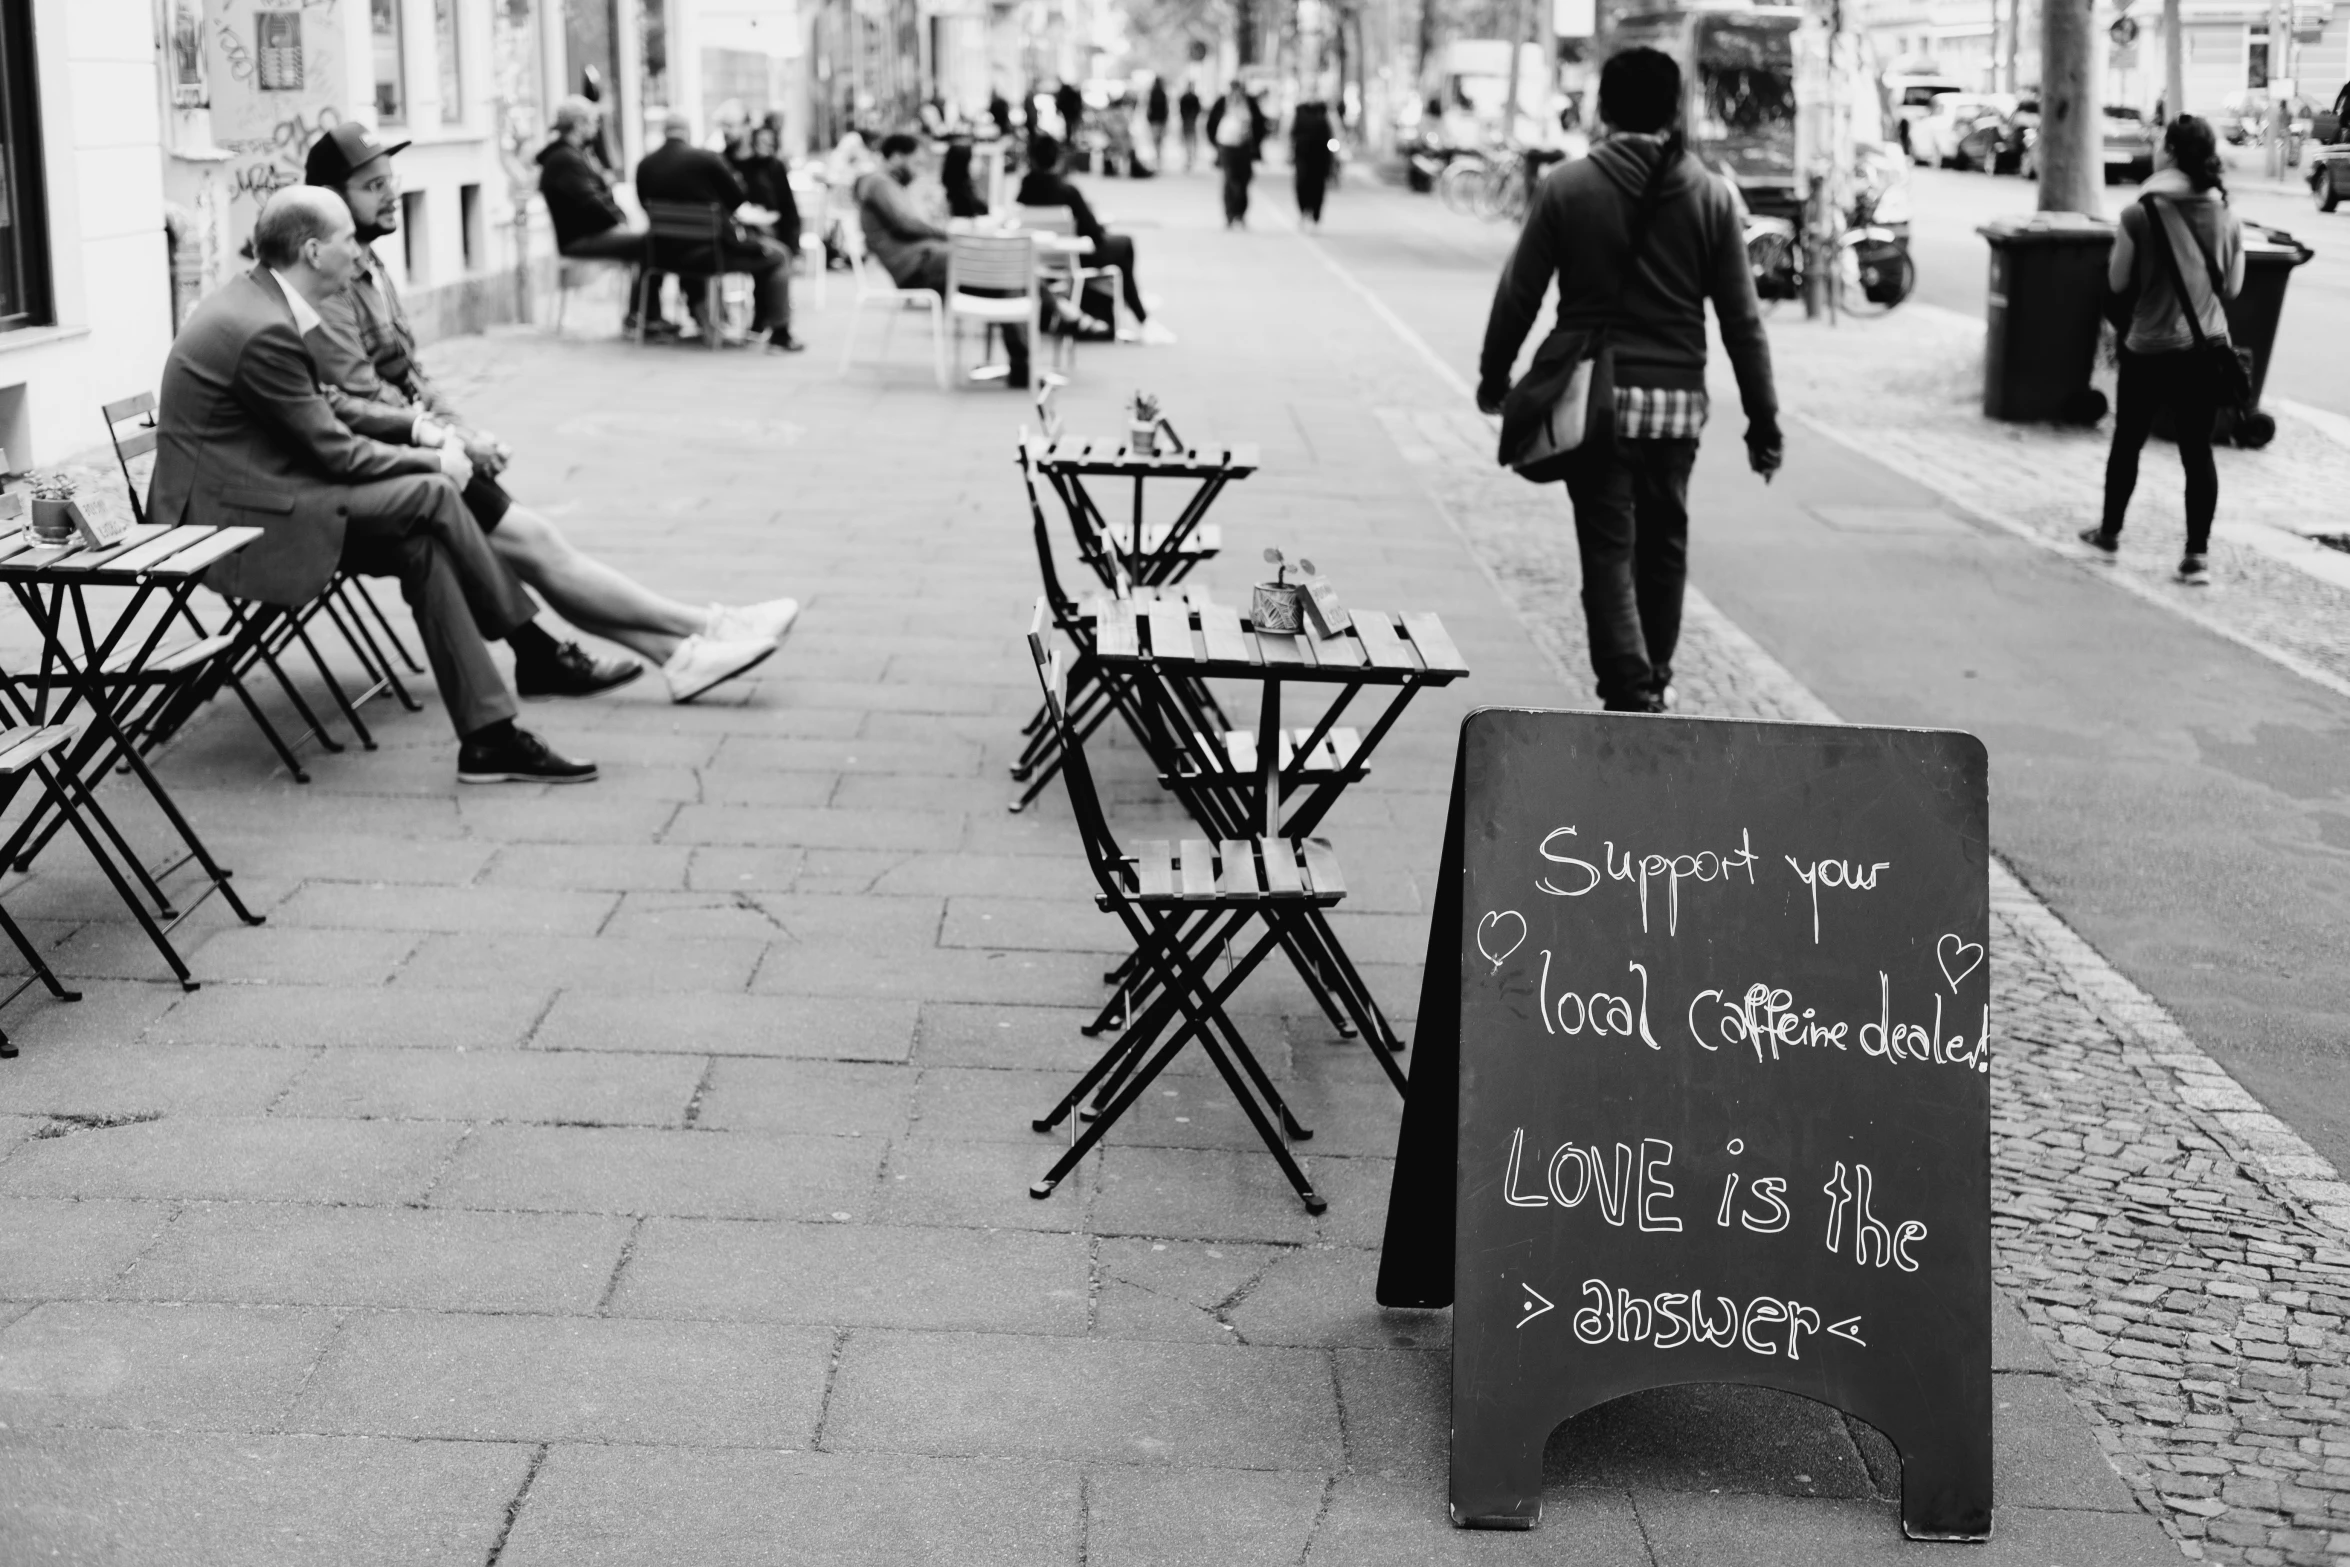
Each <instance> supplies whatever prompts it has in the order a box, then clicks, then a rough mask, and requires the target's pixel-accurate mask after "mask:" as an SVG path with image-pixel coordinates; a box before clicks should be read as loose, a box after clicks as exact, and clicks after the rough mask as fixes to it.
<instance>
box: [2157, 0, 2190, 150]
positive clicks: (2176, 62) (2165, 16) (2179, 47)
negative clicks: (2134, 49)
mask: <svg viewBox="0 0 2350 1567" xmlns="http://www.w3.org/2000/svg"><path fill="white" fill-rule="evenodd" d="M2162 106H2163V109H2164V111H2165V112H2166V113H2168V114H2169V115H2170V117H2171V118H2172V119H2174V120H2175V119H2177V118H2178V117H2179V116H2180V115H2182V114H2185V113H2186V112H2187V41H2186V39H2184V38H2182V37H2180V36H2179V0H2162Z"/></svg>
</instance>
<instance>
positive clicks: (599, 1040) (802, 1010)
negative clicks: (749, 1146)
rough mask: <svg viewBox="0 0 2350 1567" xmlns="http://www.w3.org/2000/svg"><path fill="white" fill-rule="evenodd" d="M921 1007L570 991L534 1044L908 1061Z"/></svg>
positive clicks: (825, 999) (827, 999) (851, 1000)
mask: <svg viewBox="0 0 2350 1567" xmlns="http://www.w3.org/2000/svg"><path fill="white" fill-rule="evenodd" d="M916 1015H917V1003H915V1002H913V1001H890V1000H868V999H859V998H855V997H841V996H745V995H732V994H728V993H725V992H716V993H709V992H705V993H701V994H695V995H683V996H666V995H664V996H627V995H620V996H611V995H578V994H568V995H564V996H562V997H560V998H559V999H558V1000H557V1001H556V1002H555V1005H554V1007H553V1008H552V1010H550V1011H549V1012H548V1013H547V1016H546V1021H545V1022H544V1023H542V1024H541V1025H540V1026H539V1029H538V1032H537V1034H536V1035H534V1036H533V1037H532V1040H531V1042H532V1043H533V1044H534V1045H536V1046H538V1047H539V1048H541V1049H546V1050H645V1051H667V1050H675V1051H682V1052H685V1053H687V1054H690V1055H704V1054H707V1055H746V1056H748V1055H758V1056H804V1057H811V1058H817V1059H832V1060H846V1061H903V1060H905V1059H907V1057H908V1056H910V1055H911V1054H912V1053H913V1050H914V1035H915V1020H916Z"/></svg>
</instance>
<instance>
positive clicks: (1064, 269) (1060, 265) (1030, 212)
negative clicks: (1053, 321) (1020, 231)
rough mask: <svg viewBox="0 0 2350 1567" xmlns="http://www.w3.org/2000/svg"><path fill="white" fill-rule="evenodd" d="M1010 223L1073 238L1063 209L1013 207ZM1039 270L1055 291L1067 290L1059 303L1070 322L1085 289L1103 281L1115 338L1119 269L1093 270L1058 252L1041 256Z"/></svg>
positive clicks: (1072, 219)
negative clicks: (1064, 298) (1094, 282)
mask: <svg viewBox="0 0 2350 1567" xmlns="http://www.w3.org/2000/svg"><path fill="white" fill-rule="evenodd" d="M1012 221H1013V222H1014V223H1016V224H1018V225H1019V226H1020V227H1021V228H1024V229H1033V230H1034V231H1035V232H1037V233H1039V234H1053V235H1058V236H1061V237H1063V238H1068V239H1074V238H1076V237H1077V219H1076V216H1075V215H1074V214H1072V213H1071V212H1070V211H1069V209H1068V208H1067V207H1014V208H1013V209H1012ZM1043 266H1044V270H1045V273H1046V275H1047V276H1048V277H1049V278H1050V279H1051V280H1052V282H1053V284H1054V285H1055V287H1056V288H1057V289H1058V288H1065V289H1067V290H1068V298H1067V299H1066V300H1064V301H1063V303H1064V304H1065V305H1066V306H1067V307H1068V310H1069V314H1070V317H1071V319H1072V320H1074V319H1076V318H1077V317H1079V316H1082V315H1083V314H1084V313H1085V312H1084V308H1083V302H1084V299H1085V287H1086V285H1087V284H1088V283H1091V282H1092V281H1093V280H1094V279H1096V278H1102V279H1105V280H1107V282H1108V284H1109V289H1110V331H1111V333H1112V335H1115V334H1116V332H1117V330H1118V301H1119V298H1120V297H1121V295H1120V292H1119V291H1120V290H1121V289H1122V288H1123V287H1124V273H1123V271H1122V269H1120V268H1118V267H1113V266H1094V265H1092V264H1090V263H1089V262H1087V261H1086V259H1085V257H1084V256H1082V255H1080V254H1079V253H1077V252H1075V251H1065V250H1058V249H1056V250H1053V251H1049V252H1047V253H1045V256H1044V260H1043ZM1068 342H1069V344H1070V347H1069V357H1070V361H1071V362H1072V363H1074V362H1075V360H1076V356H1077V348H1076V343H1077V339H1076V338H1075V337H1074V336H1072V337H1070V338H1069V339H1068Z"/></svg>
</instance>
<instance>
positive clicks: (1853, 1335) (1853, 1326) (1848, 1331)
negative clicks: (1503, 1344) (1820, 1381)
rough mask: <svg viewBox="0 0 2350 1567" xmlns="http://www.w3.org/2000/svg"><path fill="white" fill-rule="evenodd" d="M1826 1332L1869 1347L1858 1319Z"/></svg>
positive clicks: (1834, 1325) (1832, 1323)
mask: <svg viewBox="0 0 2350 1567" xmlns="http://www.w3.org/2000/svg"><path fill="white" fill-rule="evenodd" d="M1519 1325H1520V1326H1521V1327H1522V1326H1524V1324H1523V1323H1521V1324H1519ZM1828 1331H1829V1332H1830V1333H1833V1334H1835V1335H1836V1336H1837V1337H1838V1338H1848V1339H1850V1340H1852V1342H1854V1343H1855V1344H1858V1345H1859V1346H1860V1347H1861V1348H1863V1349H1866V1348H1868V1347H1869V1346H1868V1341H1867V1340H1865V1339H1863V1338H1862V1337H1861V1336H1860V1318H1858V1317H1846V1318H1845V1319H1844V1320H1843V1321H1842V1322H1831V1323H1829V1324H1828Z"/></svg>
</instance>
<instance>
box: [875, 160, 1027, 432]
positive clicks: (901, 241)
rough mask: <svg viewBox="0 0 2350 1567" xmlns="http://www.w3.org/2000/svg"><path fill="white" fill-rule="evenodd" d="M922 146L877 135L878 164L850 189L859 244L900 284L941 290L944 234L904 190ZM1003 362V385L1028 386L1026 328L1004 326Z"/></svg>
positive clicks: (945, 247)
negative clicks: (1005, 368) (1007, 371)
mask: <svg viewBox="0 0 2350 1567" xmlns="http://www.w3.org/2000/svg"><path fill="white" fill-rule="evenodd" d="M921 146H922V144H921V143H920V142H918V141H916V140H915V139H914V138H913V137H911V136H909V135H907V134H906V133H905V132H903V131H893V132H892V133H891V134H889V135H887V136H884V137H882V138H881V167H880V168H879V169H877V170H875V171H873V172H872V173H870V174H861V175H859V176H858V177H857V183H856V184H855V185H854V186H852V187H851V190H852V191H853V192H854V194H855V195H856V198H857V221H858V222H859V223H860V224H861V225H862V226H863V228H864V231H865V248H866V249H867V250H869V251H871V252H872V253H873V259H874V260H876V261H878V262H880V263H881V266H882V270H883V271H885V272H887V273H888V274H889V275H890V280H891V281H892V282H894V283H896V284H897V286H898V287H900V288H932V289H936V290H938V292H939V293H941V294H944V293H945V292H946V290H947V253H948V251H949V249H950V248H951V244H950V242H949V240H948V239H947V232H946V230H945V229H942V228H940V227H939V226H938V225H937V224H935V223H933V222H931V221H930V220H929V219H928V218H925V217H924V216H922V214H921V213H919V212H917V211H915V210H914V204H913V203H912V202H910V201H908V200H907V199H906V194H905V188H906V187H907V186H908V185H911V184H912V183H913V182H914V154H915V153H916V152H918V151H919V150H921ZM1002 331H1003V334H1004V361H1005V363H1006V364H1007V365H1008V366H1010V368H1011V372H1012V373H1011V374H1010V375H1009V376H1007V377H1006V378H1005V381H1006V384H1008V385H1011V386H1015V387H1023V386H1026V385H1027V384H1028V329H1027V328H1026V327H1021V326H1010V325H1007V326H1005V327H1003V328H1002Z"/></svg>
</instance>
